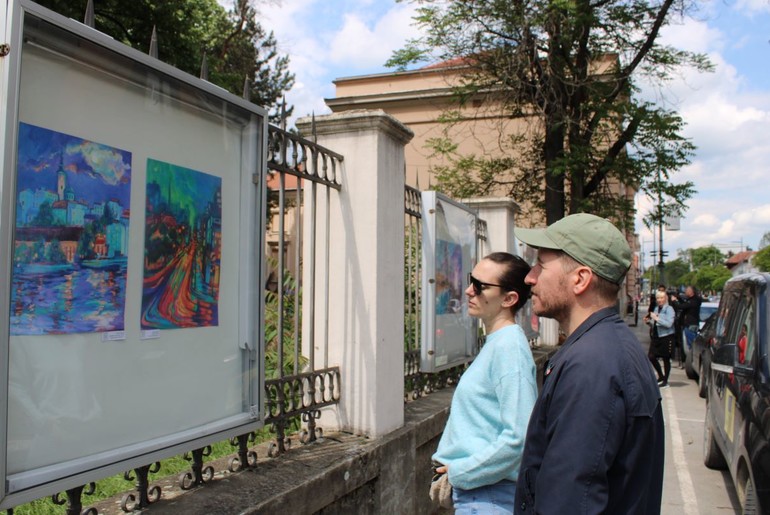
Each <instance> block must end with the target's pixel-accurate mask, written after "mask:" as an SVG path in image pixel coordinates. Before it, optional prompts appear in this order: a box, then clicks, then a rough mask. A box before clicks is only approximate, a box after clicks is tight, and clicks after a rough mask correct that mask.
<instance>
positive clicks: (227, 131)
mask: <svg viewBox="0 0 770 515" xmlns="http://www.w3.org/2000/svg"><path fill="white" fill-rule="evenodd" d="M25 30H28V31H29V34H28V35H27V36H28V38H25V43H24V45H23V49H22V58H21V68H20V76H19V90H18V91H19V99H18V118H17V119H18V123H19V124H26V125H28V126H34V127H39V128H44V129H48V130H50V131H55V132H57V133H62V134H66V135H71V136H73V137H76V138H80V139H82V140H84V141H89V142H95V143H98V144H100V145H104V146H107V147H114V148H116V149H122V150H124V151H127V152H130V156H131V170H130V205H129V206H126V207H127V208H128V211H125V217H126V219H127V220H128V219H130V224H128V223H127V224H126V225H127V227H128V231H127V234H126V238H127V269H126V276H125V301H124V313H123V322H124V327H123V328H122V329H121V328H118V330H114V331H109V332H100V331H94V332H82V333H81V332H66V331H64V334H56V332H55V331H49V332H44V334H23V333H24V331H21V334H20V333H19V331H16V333H15V334H14V332H13V323H14V322H13V320H12V321H11V322H10V323H9V324H10V326H11V328H12V331H11V334H10V335H7V340H6V341H7V345H8V360H9V363H8V401H7V408H8V416H7V433H6V464H7V465H6V467H7V468H6V476H7V477H8V478H9V480H10V481H9V482H10V484H11V490H13V489H14V485H15V487H16V488H27V487H32V486H36V484H37V481H38V480H39V479H35V478H44V479H45V480H46V481H48V480H51V479H56V478H57V477H59V476H65V475H66V474H68V473H76V472H79V469H81V468H82V469H84V470H88V469H89V468H94V467H95V466H101V465H105V464H108V463H109V462H110V460H115V459H118V460H119V459H122V458H126V457H128V456H130V455H131V453H137V452H139V453H141V452H145V453H147V452H152V451H155V450H157V449H161V448H163V447H164V446H165V445H169V444H172V443H175V442H176V443H178V442H179V441H183V440H185V439H186V440H194V439H195V438H196V437H204V436H206V434H207V433H211V432H216V431H217V430H225V429H227V428H228V427H233V426H236V425H238V424H243V423H244V419H246V420H247V421H248V420H256V419H259V418H260V417H261V410H259V409H257V410H255V409H254V408H253V406H255V405H256V406H259V405H261V399H255V398H254V396H255V392H257V393H256V395H257V396H258V395H259V393H258V392H259V390H260V388H259V387H258V386H255V381H258V375H259V364H258V363H259V359H258V358H257V359H255V356H256V354H255V353H256V352H257V351H258V349H259V337H258V336H257V334H258V331H257V327H256V326H258V325H259V320H260V316H261V315H260V296H261V293H262V291H261V288H260V282H259V281H260V272H259V271H260V268H261V266H262V264H261V263H260V262H259V258H258V256H260V255H261V252H260V250H259V248H258V247H259V244H260V241H261V239H260V238H259V237H258V235H259V233H260V230H261V229H260V227H261V225H260V223H261V222H260V217H261V216H262V214H261V213H262V211H263V209H262V208H261V207H259V202H260V199H261V195H260V194H259V192H258V190H257V186H256V185H255V183H254V181H253V179H252V175H253V174H255V173H260V170H261V169H260V168H259V167H260V166H261V164H260V163H261V159H260V155H261V154H260V153H261V152H262V149H261V145H262V140H263V136H264V131H265V130H266V125H265V119H264V110H261V109H259V108H256V106H255V109H254V110H248V109H244V108H243V107H242V106H240V105H235V106H234V105H233V104H231V103H228V101H227V97H226V96H225V95H222V98H218V96H217V95H214V94H211V92H210V91H198V90H196V88H195V87H194V84H193V85H192V86H191V85H190V84H188V83H184V82H183V81H179V80H177V79H176V78H175V77H171V76H167V75H164V74H163V73H157V72H156V71H154V70H153V69H152V68H148V67H146V66H141V65H135V66H133V67H131V66H126V63H129V62H130V59H128V58H125V57H121V59H123V61H120V60H118V62H115V61H112V57H118V56H117V55H115V56H113V55H112V54H111V52H110V51H109V50H104V49H99V48H97V46H96V45H88V44H86V45H83V48H84V49H85V50H83V52H84V54H83V55H79V54H77V52H78V51H79V50H76V49H74V46H75V45H72V41H74V40H75V38H74V37H73V39H72V40H70V41H65V42H64V43H62V45H61V46H60V47H57V46H56V45H49V42H48V41H47V39H51V36H50V34H47V35H44V33H47V32H48V31H47V30H45V23H42V24H37V22H35V24H33V25H32V27H31V28H28V27H26V25H25ZM84 30H90V29H84ZM35 31H38V32H37V33H36V32H35ZM36 35H39V36H40V38H36V37H35V36H36ZM89 48H90V49H91V50H89ZM71 50H72V52H70V51H71ZM88 52H92V53H91V54H88ZM128 55H129V56H130V55H131V54H128ZM109 63H112V64H114V65H115V69H109V66H110V64H109ZM102 64H107V66H102ZM223 99H224V100H223ZM11 108H12V107H11ZM13 151H14V149H6V152H13ZM157 162H161V163H168V164H170V165H171V166H173V167H175V169H176V168H178V169H184V170H188V169H189V170H194V171H196V172H199V173H202V174H205V176H206V177H209V178H211V177H213V178H215V180H216V181H217V183H218V184H221V199H220V200H221V227H218V228H217V231H218V232H217V238H220V237H221V241H220V242H219V245H218V247H217V248H218V255H217V256H216V259H217V260H218V267H217V269H216V273H217V276H218V277H217V278H216V279H217V284H218V292H217V294H216V308H217V309H216V316H215V319H214V320H213V321H212V320H208V321H207V322H205V323H201V324H200V325H199V326H195V325H193V326H189V327H187V326H185V327H182V326H179V327H173V328H167V327H162V328H158V329H151V328H148V327H145V328H144V329H143V327H142V322H141V320H142V316H143V315H142V309H143V297H142V296H143V292H144V290H143V288H144V286H143V276H144V274H145V263H146V261H145V260H146V255H145V254H146V249H145V236H146V235H145V230H146V227H145V222H146V220H145V217H146V216H147V209H148V207H147V206H148V198H147V197H148V194H147V179H148V170H147V167H148V163H151V164H152V163H157ZM8 172H9V170H5V173H4V178H3V183H4V186H6V187H7V186H8V185H9V184H14V182H13V181H8V180H7V177H8ZM10 172H11V173H13V172H14V170H11V171H10ZM171 186H173V185H170V186H169V187H171ZM54 189H55V187H54ZM17 193H18V192H17ZM72 194H73V195H77V192H73V193H72ZM15 201H16V202H17V204H18V202H19V199H18V197H17V198H15ZM16 208H17V210H18V209H19V207H18V206H16ZM8 212H13V210H9V209H8V206H3V214H4V215H5V214H6V213H8ZM12 243H13V242H12V241H11V242H3V245H6V244H12ZM100 257H101V256H100ZM145 284H146V283H145ZM9 289H10V288H7V287H6V288H4V290H5V291H4V292H3V295H10V294H11V293H10V292H9ZM75 300H76V301H77V300H82V299H77V294H75ZM11 311H13V306H12V309H11ZM3 316H6V315H3ZM28 320H30V319H28ZM28 320H27V321H28ZM31 320H34V319H31ZM17 323H18V320H17ZM89 460H92V461H90V462H89ZM78 463H84V465H78ZM59 469H61V470H59ZM57 470H59V471H58V472H57ZM49 471H50V472H49Z"/></svg>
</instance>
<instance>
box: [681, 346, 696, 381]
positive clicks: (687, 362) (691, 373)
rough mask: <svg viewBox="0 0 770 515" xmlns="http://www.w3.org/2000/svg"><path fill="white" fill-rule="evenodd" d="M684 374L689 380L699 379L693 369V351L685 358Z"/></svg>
mask: <svg viewBox="0 0 770 515" xmlns="http://www.w3.org/2000/svg"><path fill="white" fill-rule="evenodd" d="M684 373H685V374H687V379H698V374H696V373H695V369H694V368H692V351H690V352H688V353H687V357H685V358H684Z"/></svg>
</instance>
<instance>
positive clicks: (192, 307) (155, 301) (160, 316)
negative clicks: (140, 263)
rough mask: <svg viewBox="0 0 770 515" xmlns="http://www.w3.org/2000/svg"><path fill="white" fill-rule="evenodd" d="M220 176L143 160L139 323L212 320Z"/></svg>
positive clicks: (154, 325) (162, 325) (171, 325)
mask: <svg viewBox="0 0 770 515" xmlns="http://www.w3.org/2000/svg"><path fill="white" fill-rule="evenodd" d="M221 248H222V179H221V178H220V177H216V176H213V175H209V174H206V173H202V172H197V171H195V170H190V169H189V168H183V167H181V166H176V165H173V164H169V163H164V162H162V161H156V160H154V159H148V160H147V217H146V221H145V232H144V282H143V290H142V329H175V328H180V327H207V326H216V325H218V322H219V317H218V300H219V266H220V256H221Z"/></svg>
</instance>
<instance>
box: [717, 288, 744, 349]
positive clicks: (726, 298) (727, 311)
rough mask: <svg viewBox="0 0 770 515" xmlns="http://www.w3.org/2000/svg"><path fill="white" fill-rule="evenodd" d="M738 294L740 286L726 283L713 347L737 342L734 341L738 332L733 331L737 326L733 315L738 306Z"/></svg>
mask: <svg viewBox="0 0 770 515" xmlns="http://www.w3.org/2000/svg"><path fill="white" fill-rule="evenodd" d="M740 293H741V292H740V285H739V284H737V283H728V284H727V285H726V286H725V291H724V292H723V293H722V300H721V302H720V304H719V311H718V315H717V321H716V339H715V341H714V346H715V347H720V346H721V345H723V344H727V343H736V342H737V341H738V340H737V339H736V335H737V334H738V332H737V331H736V330H735V326H737V324H736V323H735V320H736V317H735V314H736V311H737V309H738V306H739V304H740Z"/></svg>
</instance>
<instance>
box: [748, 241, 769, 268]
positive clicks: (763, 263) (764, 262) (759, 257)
mask: <svg viewBox="0 0 770 515" xmlns="http://www.w3.org/2000/svg"><path fill="white" fill-rule="evenodd" d="M752 263H754V266H755V267H757V268H758V269H759V270H760V271H761V272H770V246H766V247H763V248H762V250H760V251H759V252H757V253H756V254H754V258H753V259H752Z"/></svg>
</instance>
